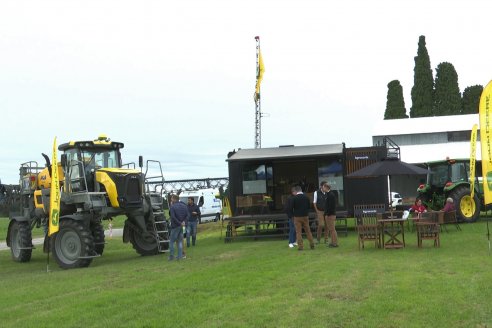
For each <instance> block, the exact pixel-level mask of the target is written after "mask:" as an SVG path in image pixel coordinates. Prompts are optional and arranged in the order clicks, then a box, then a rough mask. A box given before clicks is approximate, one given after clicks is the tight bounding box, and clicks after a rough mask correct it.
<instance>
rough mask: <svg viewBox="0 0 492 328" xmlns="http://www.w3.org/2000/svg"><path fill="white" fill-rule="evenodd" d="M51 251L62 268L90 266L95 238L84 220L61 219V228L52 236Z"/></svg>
mask: <svg viewBox="0 0 492 328" xmlns="http://www.w3.org/2000/svg"><path fill="white" fill-rule="evenodd" d="M52 237H53V240H52V243H51V251H52V252H53V257H54V258H55V260H56V262H57V263H58V265H59V266H60V267H61V268H62V269H72V268H82V267H88V266H89V265H90V264H91V262H92V258H93V257H94V255H95V253H94V239H93V237H92V234H91V231H90V229H89V228H87V227H86V226H85V225H84V224H83V223H82V222H79V221H74V220H70V219H64V220H61V221H60V230H59V231H58V232H57V233H56V234H55V235H54V236H52Z"/></svg>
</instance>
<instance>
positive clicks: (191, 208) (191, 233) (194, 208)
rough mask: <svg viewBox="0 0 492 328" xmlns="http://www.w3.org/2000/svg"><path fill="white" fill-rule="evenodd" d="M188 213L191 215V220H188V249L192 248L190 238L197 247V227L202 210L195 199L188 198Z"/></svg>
mask: <svg viewBox="0 0 492 328" xmlns="http://www.w3.org/2000/svg"><path fill="white" fill-rule="evenodd" d="M188 213H189V215H190V219H189V220H188V226H187V229H186V247H190V237H191V242H192V245H193V246H195V242H196V225H197V223H198V218H199V217H200V214H201V213H200V208H199V207H198V205H196V204H195V200H194V199H193V197H188Z"/></svg>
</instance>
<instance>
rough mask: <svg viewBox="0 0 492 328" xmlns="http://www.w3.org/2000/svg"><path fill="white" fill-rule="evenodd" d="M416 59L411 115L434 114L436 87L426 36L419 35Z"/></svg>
mask: <svg viewBox="0 0 492 328" xmlns="http://www.w3.org/2000/svg"><path fill="white" fill-rule="evenodd" d="M414 59H415V68H414V69H413V71H414V76H413V87H412V107H411V108H410V117H423V116H433V115H432V105H433V100H432V99H433V98H432V95H433V94H432V92H433V88H434V79H433V77H432V70H431V66H430V59H429V54H428V53H427V48H426V47H425V36H423V35H421V36H420V37H419V47H418V50H417V56H416V57H414Z"/></svg>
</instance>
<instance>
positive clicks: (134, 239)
mask: <svg viewBox="0 0 492 328" xmlns="http://www.w3.org/2000/svg"><path fill="white" fill-rule="evenodd" d="M153 230H154V229H153V227H152V223H148V224H147V231H153ZM130 243H131V244H132V246H133V248H134V249H135V251H136V252H137V253H138V254H140V255H142V256H148V255H156V254H158V253H159V252H158V249H157V241H156V239H155V237H154V235H153V234H151V233H144V235H142V234H140V233H139V232H137V231H135V230H134V229H132V228H130Z"/></svg>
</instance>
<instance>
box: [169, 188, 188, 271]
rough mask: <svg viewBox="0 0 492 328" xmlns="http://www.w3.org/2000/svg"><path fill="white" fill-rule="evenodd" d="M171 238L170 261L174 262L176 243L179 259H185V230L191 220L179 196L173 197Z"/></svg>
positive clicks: (170, 212)
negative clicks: (175, 244)
mask: <svg viewBox="0 0 492 328" xmlns="http://www.w3.org/2000/svg"><path fill="white" fill-rule="evenodd" d="M169 215H170V216H171V236H170V238H169V261H172V260H174V243H175V242H176V241H177V242H178V257H177V259H178V260H179V259H181V258H183V228H184V227H186V223H187V222H188V219H189V218H190V214H189V212H188V207H187V206H186V204H185V203H183V202H180V201H179V197H178V195H172V196H171V208H170V209H169Z"/></svg>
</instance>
